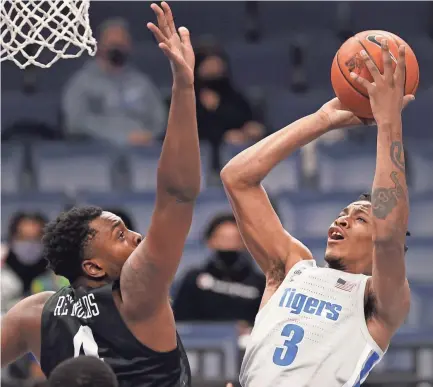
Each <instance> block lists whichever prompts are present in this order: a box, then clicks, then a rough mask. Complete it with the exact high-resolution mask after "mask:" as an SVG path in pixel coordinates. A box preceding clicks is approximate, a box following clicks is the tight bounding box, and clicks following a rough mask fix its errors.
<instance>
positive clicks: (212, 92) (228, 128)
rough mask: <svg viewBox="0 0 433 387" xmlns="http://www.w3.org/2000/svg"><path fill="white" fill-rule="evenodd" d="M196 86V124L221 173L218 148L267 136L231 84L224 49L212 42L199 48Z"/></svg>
mask: <svg viewBox="0 0 433 387" xmlns="http://www.w3.org/2000/svg"><path fill="white" fill-rule="evenodd" d="M195 51H196V66H195V73H196V74H195V85H196V95H197V121H198V128H199V136H200V139H201V140H206V141H208V142H209V143H210V144H211V146H212V149H213V155H214V157H213V163H212V164H213V168H214V169H215V170H217V171H219V170H220V161H219V157H218V150H219V146H220V145H221V144H222V143H223V142H225V143H229V144H237V145H240V144H245V143H248V142H251V141H257V140H258V139H260V138H262V137H263V135H264V134H265V128H264V126H263V125H262V124H261V123H259V122H257V121H256V120H255V117H254V112H253V111H252V108H251V106H250V104H249V103H248V101H247V99H246V98H245V97H244V96H243V95H242V94H241V93H240V92H238V91H237V90H236V89H235V88H234V86H233V84H232V81H231V77H230V68H229V63H228V58H227V55H226V53H225V52H224V51H223V49H222V48H221V47H220V46H219V45H217V44H215V43H214V42H211V41H206V42H203V43H201V44H199V45H198V46H196V49H195Z"/></svg>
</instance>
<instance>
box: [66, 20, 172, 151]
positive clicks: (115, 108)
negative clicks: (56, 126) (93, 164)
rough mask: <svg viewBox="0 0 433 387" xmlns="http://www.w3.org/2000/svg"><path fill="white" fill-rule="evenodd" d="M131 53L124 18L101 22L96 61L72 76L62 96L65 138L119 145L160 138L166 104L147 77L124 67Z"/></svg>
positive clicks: (135, 143) (144, 142) (127, 64)
mask: <svg viewBox="0 0 433 387" xmlns="http://www.w3.org/2000/svg"><path fill="white" fill-rule="evenodd" d="M143 28H144V27H143ZM143 31H144V30H143ZM131 51H132V41H131V36H130V34H129V31H128V26H127V24H126V23H125V22H124V21H123V20H122V19H112V20H107V21H106V22H104V23H103V24H102V26H101V29H100V35H99V39H98V52H97V56H96V58H95V59H93V60H91V61H89V62H88V63H87V64H86V65H85V66H84V67H83V68H82V69H81V70H80V71H79V72H78V73H77V74H75V75H74V76H73V77H72V79H71V80H70V81H69V83H68V85H67V86H66V90H65V92H64V96H63V113H64V118H65V125H66V130H67V132H68V134H69V135H73V136H85V137H91V138H95V139H100V140H108V141H110V142H111V143H114V144H119V145H123V144H133V145H146V144H149V143H151V142H152V141H153V140H154V139H157V138H159V137H162V135H163V131H164V128H165V124H166V120H167V111H166V107H165V105H164V101H163V99H162V97H161V95H160V93H159V90H158V89H157V88H156V87H155V85H154V84H153V83H152V81H151V80H150V79H149V77H148V76H146V75H145V74H143V73H141V72H140V71H138V70H137V69H136V68H134V67H133V66H131V65H130V64H129V63H128V61H129V57H130V53H131ZM149 60H152V59H151V58H149Z"/></svg>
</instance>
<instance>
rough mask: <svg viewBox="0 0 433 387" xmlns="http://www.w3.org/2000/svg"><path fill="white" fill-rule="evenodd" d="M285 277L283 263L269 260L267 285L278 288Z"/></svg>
mask: <svg viewBox="0 0 433 387" xmlns="http://www.w3.org/2000/svg"><path fill="white" fill-rule="evenodd" d="M285 276H286V267H285V265H284V262H283V261H281V260H279V259H273V260H271V264H270V267H269V271H268V273H266V282H267V285H271V286H273V287H278V286H280V285H281V283H282V282H283V281H284V278H285Z"/></svg>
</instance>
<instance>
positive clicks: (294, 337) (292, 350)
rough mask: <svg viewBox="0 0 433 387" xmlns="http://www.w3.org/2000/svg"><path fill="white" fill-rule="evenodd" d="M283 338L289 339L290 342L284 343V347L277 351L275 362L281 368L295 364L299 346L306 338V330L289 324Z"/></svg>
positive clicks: (284, 330) (283, 332)
mask: <svg viewBox="0 0 433 387" xmlns="http://www.w3.org/2000/svg"><path fill="white" fill-rule="evenodd" d="M281 336H284V337H288V340H285V341H284V347H277V348H276V349H275V352H274V357H273V362H274V364H276V365H279V366H288V365H290V364H292V363H293V361H294V360H295V358H296V355H297V354H298V349H299V348H298V344H299V343H300V342H301V341H302V339H303V338H304V329H303V328H301V327H300V326H299V325H295V324H287V325H286V326H285V327H284V328H283V331H282V332H281Z"/></svg>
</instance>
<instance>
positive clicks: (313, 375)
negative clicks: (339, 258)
mask: <svg viewBox="0 0 433 387" xmlns="http://www.w3.org/2000/svg"><path fill="white" fill-rule="evenodd" d="M368 278H369V277H367V276H365V275H362V274H349V273H344V272H341V271H339V270H334V269H329V268H319V267H317V266H316V262H315V261H313V260H309V261H301V262H298V263H297V264H296V265H294V266H293V267H292V269H291V270H290V271H289V273H288V274H287V276H286V278H285V279H284V281H283V283H282V284H281V285H280V287H279V288H278V290H277V291H276V292H275V293H274V294H273V295H272V297H271V298H270V299H269V300H268V302H267V304H266V305H265V306H264V307H263V308H262V309H261V310H260V311H259V313H258V314H257V316H256V320H255V324H254V329H253V331H252V333H251V337H250V341H249V344H248V345H247V349H246V352H245V356H244V359H243V362H242V367H241V373H240V377H239V379H240V382H241V385H242V386H243V387H319V386H320V387H322V386H326V387H354V386H356V387H357V386H359V385H360V384H361V383H363V382H364V380H365V379H366V377H367V376H368V374H369V372H370V371H371V369H372V368H373V367H374V366H375V365H376V364H377V363H378V362H379V361H380V359H381V358H382V356H383V354H384V353H383V351H382V350H381V349H380V348H379V346H378V345H377V344H376V343H375V342H374V340H373V339H372V337H371V336H370V333H369V332H368V329H367V324H366V322H365V317H364V291H365V286H366V283H367V280H368Z"/></svg>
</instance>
